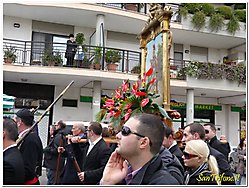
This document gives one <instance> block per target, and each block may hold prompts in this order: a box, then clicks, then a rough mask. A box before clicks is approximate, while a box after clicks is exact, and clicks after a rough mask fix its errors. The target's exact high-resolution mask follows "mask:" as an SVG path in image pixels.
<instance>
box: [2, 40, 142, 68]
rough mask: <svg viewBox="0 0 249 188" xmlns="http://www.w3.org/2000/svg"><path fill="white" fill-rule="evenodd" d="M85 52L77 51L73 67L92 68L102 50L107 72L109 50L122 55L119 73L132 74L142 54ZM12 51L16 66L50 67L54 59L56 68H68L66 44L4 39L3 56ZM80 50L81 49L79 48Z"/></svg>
mask: <svg viewBox="0 0 249 188" xmlns="http://www.w3.org/2000/svg"><path fill="white" fill-rule="evenodd" d="M83 48H84V50H83V51H84V52H82V51H80V50H77V52H76V54H75V58H74V63H73V65H72V67H75V68H91V67H92V65H93V64H94V62H95V59H96V57H95V49H96V48H101V59H100V62H99V63H100V64H101V70H107V63H106V61H105V54H106V52H107V51H108V50H115V51H118V52H119V53H120V56H121V60H120V61H119V62H117V64H118V67H117V71H119V72H125V73H130V72H131V70H132V69H133V67H136V66H140V62H141V53H140V52H136V51H131V50H126V49H116V48H108V47H98V46H91V45H84V46H83ZM8 49H12V50H13V52H14V54H15V55H16V58H15V61H14V64H17V65H25V66H34V65H36V66H49V65H51V64H50V61H49V59H51V58H54V59H55V60H54V61H55V62H57V63H55V65H56V66H66V58H65V52H66V43H46V42H35V41H20V40H12V39H3V54H4V53H5V51H7V50H8ZM78 49H79V48H78Z"/></svg>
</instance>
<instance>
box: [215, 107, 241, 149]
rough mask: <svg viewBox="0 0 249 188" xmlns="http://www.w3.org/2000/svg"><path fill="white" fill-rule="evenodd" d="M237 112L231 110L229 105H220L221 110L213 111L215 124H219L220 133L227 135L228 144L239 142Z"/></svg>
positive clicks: (233, 144) (232, 144)
mask: <svg viewBox="0 0 249 188" xmlns="http://www.w3.org/2000/svg"><path fill="white" fill-rule="evenodd" d="M239 121H240V117H239V112H231V105H222V111H215V124H216V125H221V133H220V134H224V135H225V136H226V137H227V140H229V143H230V146H231V147H232V146H237V145H238V143H239V137H240V135H239Z"/></svg>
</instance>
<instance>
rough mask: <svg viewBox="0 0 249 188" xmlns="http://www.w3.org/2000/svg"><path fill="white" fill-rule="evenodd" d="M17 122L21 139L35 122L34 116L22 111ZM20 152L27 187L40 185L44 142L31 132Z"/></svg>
mask: <svg viewBox="0 0 249 188" xmlns="http://www.w3.org/2000/svg"><path fill="white" fill-rule="evenodd" d="M15 121H16V123H17V126H18V131H19V135H18V137H19V138H21V137H22V136H23V135H25V134H26V133H27V131H28V130H29V128H30V127H31V126H32V124H33V121H34V114H33V113H31V112H30V111H29V110H28V109H21V110H19V111H18V112H17V113H16V117H15ZM19 150H20V152H21V154H22V157H23V161H24V168H25V182H24V184H25V185H40V182H39V179H38V174H37V168H40V167H41V165H42V164H41V163H42V150H43V149H42V142H41V139H40V137H39V136H38V135H37V133H36V132H35V131H32V132H30V134H28V136H26V137H25V139H24V140H23V141H22V143H21V144H20V145H19Z"/></svg>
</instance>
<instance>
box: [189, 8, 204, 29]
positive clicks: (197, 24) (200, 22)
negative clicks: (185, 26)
mask: <svg viewBox="0 0 249 188" xmlns="http://www.w3.org/2000/svg"><path fill="white" fill-rule="evenodd" d="M205 21H206V16H205V14H204V13H203V12H202V11H198V12H195V13H194V15H193V17H192V20H191V22H192V24H193V27H194V28H195V29H197V30H198V31H199V30H201V29H202V28H203V27H204V26H205Z"/></svg>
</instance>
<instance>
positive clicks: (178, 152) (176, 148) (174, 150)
mask: <svg viewBox="0 0 249 188" xmlns="http://www.w3.org/2000/svg"><path fill="white" fill-rule="evenodd" d="M169 151H170V153H172V154H174V155H175V156H176V157H177V158H178V160H179V161H180V162H181V164H182V165H183V166H184V162H183V158H182V156H183V153H182V150H181V149H180V148H179V146H178V145H177V144H176V145H174V146H172V147H171V148H170V149H169Z"/></svg>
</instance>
